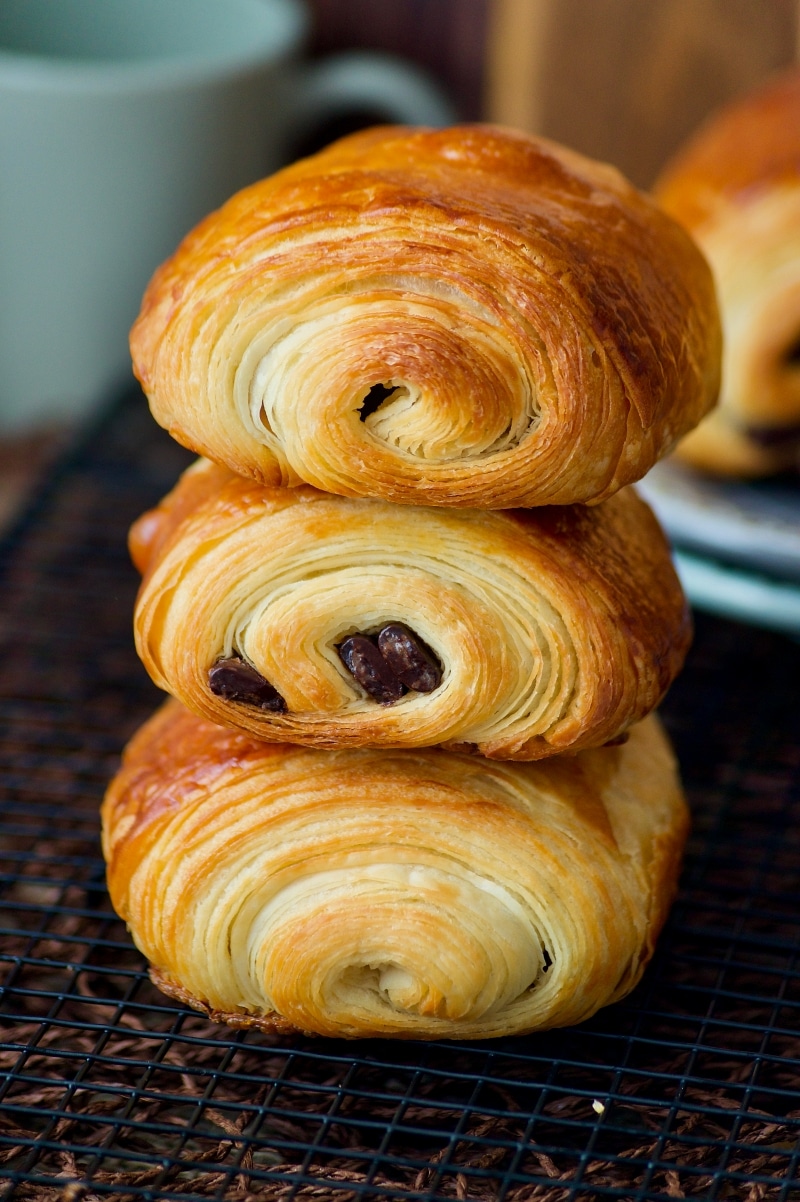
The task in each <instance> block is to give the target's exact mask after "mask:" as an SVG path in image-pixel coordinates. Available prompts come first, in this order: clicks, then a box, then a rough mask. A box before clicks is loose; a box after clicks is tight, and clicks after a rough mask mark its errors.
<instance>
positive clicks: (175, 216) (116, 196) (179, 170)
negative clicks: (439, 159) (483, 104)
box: [0, 0, 452, 436]
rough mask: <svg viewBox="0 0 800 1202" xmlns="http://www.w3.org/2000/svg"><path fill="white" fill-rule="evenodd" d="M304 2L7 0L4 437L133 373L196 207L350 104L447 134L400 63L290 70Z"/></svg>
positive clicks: (84, 403) (2, 24)
mask: <svg viewBox="0 0 800 1202" xmlns="http://www.w3.org/2000/svg"><path fill="white" fill-rule="evenodd" d="M306 30H307V13H306V10H305V8H304V6H303V4H302V3H301V2H300V0H2V3H0V436H2V435H5V434H13V433H15V432H22V431H25V432H27V431H29V430H31V429H35V428H36V427H37V426H44V425H45V424H47V423H53V422H58V423H63V422H72V421H74V420H75V419H78V418H81V417H82V416H84V415H85V414H86V413H88V412H90V411H91V410H92V409H93V408H94V407H95V406H96V405H97V403H98V402H99V401H100V400H102V398H103V397H104V396H106V395H107V394H108V392H109V390H110V389H113V388H114V387H115V386H116V385H117V382H118V381H121V380H124V379H127V378H130V366H129V358H128V350H127V333H128V329H129V328H130V325H131V323H132V322H133V319H134V317H135V316H136V313H137V311H138V306H139V301H140V299H141V294H142V292H143V290H144V287H145V285H146V283H147V280H148V279H149V277H150V275H151V274H152V272H153V270H154V269H155V267H156V266H157V265H158V263H159V262H161V260H162V259H164V258H165V257H166V256H167V255H168V254H169V253H170V252H171V251H172V250H173V249H174V248H175V246H176V244H177V242H178V241H179V239H180V238H181V237H182V236H183V234H184V233H186V232H187V231H188V230H189V229H190V228H191V227H192V226H193V225H194V224H195V223H196V222H197V221H198V220H199V219H200V218H201V217H202V216H204V214H206V213H207V212H209V211H210V210H211V209H213V208H215V207H217V206H218V205H219V204H221V203H222V201H223V200H225V199H226V198H227V197H228V196H229V195H230V194H231V193H232V192H234V191H236V190H237V189H238V188H240V187H243V186H244V185H245V184H247V183H249V182H251V181H253V180H255V179H258V178H260V177H262V176H264V175H267V174H269V173H270V172H271V171H273V170H275V169H276V168H277V167H279V166H281V164H282V163H283V162H284V161H285V159H286V156H287V155H288V154H289V153H290V148H291V146H292V142H293V140H296V139H297V138H298V137H300V135H301V134H302V133H303V131H308V130H310V129H311V128H313V126H314V124H315V123H321V122H323V121H324V120H326V119H331V118H333V117H335V116H336V115H337V114H343V113H346V112H347V111H353V110H356V109H358V110H364V109H367V110H369V111H374V112H376V113H377V114H379V115H380V116H381V117H382V118H384V119H386V120H389V121H401V122H408V123H411V124H423V125H444V124H447V123H448V122H449V121H451V120H452V112H451V109H450V106H449V104H448V102H447V100H446V99H445V98H444V97H443V96H442V94H441V93H440V92H439V90H438V88H437V87H436V86H435V85H433V84H432V83H431V82H430V81H429V80H428V79H427V78H426V77H425V76H423V75H422V74H421V73H419V72H418V71H417V70H416V69H415V68H413V67H412V66H411V65H410V64H406V63H401V62H399V61H397V60H394V59H390V58H383V57H382V56H378V55H364V54H360V55H359V54H351V55H343V56H340V57H339V58H335V59H330V60H327V61H323V62H321V63H320V64H315V65H313V66H311V65H307V64H303V63H302V62H301V61H300V57H299V56H300V52H301V50H302V45H303V41H304V37H305V34H306Z"/></svg>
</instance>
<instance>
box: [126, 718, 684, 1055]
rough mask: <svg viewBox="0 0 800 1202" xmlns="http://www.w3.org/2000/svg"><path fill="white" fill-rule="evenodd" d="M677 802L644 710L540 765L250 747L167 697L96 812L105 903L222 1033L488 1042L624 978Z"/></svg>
mask: <svg viewBox="0 0 800 1202" xmlns="http://www.w3.org/2000/svg"><path fill="white" fill-rule="evenodd" d="M687 823H688V819H687V811H686V806H685V803H684V800H683V797H682V793H681V788H680V783H679V780H678V775H677V771H676V766H675V763H674V759H673V756H672V753H671V750H670V747H669V745H668V742H667V740H666V738H665V736H664V734H663V732H662V730H661V727H660V726H659V724H658V721H657V719H656V718H655V717H654V716H653V717H650V718H648V719H647V720H646V721H645V722H644V723H642V724H641V725H639V726H637V727H636V728H635V729H634V730H633V731H632V733H631V737H630V739H629V741H628V742H627V743H626V744H625V745H624V746H622V747H614V748H603V749H600V750H598V751H591V752H584V753H582V754H581V755H579V756H576V757H567V758H563V757H562V758H560V759H557V760H550V761H548V762H547V763H543V764H497V763H492V762H488V761H485V760H482V759H480V758H478V757H474V756H469V755H463V754H458V753H455V752H447V751H442V750H439V749H432V750H426V751H421V752H410V751H406V752H403V751H394V752H385V751H373V750H350V751H340V752H319V751H313V750H310V749H307V748H300V747H296V746H286V745H267V744H263V743H258V742H256V741H253V740H250V739H248V738H247V737H246V736H243V735H241V734H237V733H235V732H232V731H230V730H226V729H224V728H221V727H217V726H214V725H213V724H211V723H208V722H205V721H203V720H201V719H198V718H196V717H194V716H193V715H190V714H189V713H188V712H187V711H186V710H184V709H183V708H182V707H181V706H180V705H179V704H178V703H177V702H175V701H173V700H170V701H169V702H168V703H167V704H166V705H165V706H164V707H163V708H162V709H161V710H160V711H159V712H158V713H157V714H156V715H155V716H154V717H153V718H152V719H151V720H150V721H149V722H148V723H146V724H145V726H144V727H142V729H141V730H140V731H139V732H138V734H137V735H136V736H135V737H134V738H133V740H132V741H131V743H130V745H129V747H128V749H127V751H126V753H125V756H124V761H123V766H122V768H121V770H120V771H119V773H118V774H117V776H116V778H115V779H114V780H113V782H112V783H111V785H110V787H109V790H108V793H107V795H106V798H105V801H104V804H103V846H104V852H105V855H106V859H107V862H108V884H109V889H110V893H111V899H112V902H113V904H114V907H115V909H116V910H117V912H118V913H119V914H120V915H121V916H122V917H123V918H124V919H125V921H126V922H127V923H128V926H129V929H130V931H131V934H132V936H133V939H134V941H135V942H136V944H137V946H138V947H139V948H140V950H141V951H142V952H143V953H144V955H145V956H146V957H147V958H148V959H149V960H150V962H151V964H152V966H153V978H154V980H155V981H156V984H158V985H159V986H160V987H161V988H163V989H164V990H165V991H166V992H168V993H170V994H172V995H173V996H175V997H178V998H179V999H180V1000H181V1001H183V1002H185V1003H188V1004H190V1005H192V1006H195V1007H196V1008H198V1009H200V1010H203V1011H204V1012H206V1013H208V1014H209V1015H211V1017H213V1018H215V1019H217V1020H219V1021H223V1022H228V1023H231V1024H234V1025H237V1026H253V1027H259V1028H262V1029H265V1030H276V1031H292V1030H301V1031H305V1032H310V1033H317V1034H320V1035H329V1036H344V1037H359V1036H374V1035H377V1036H393V1037H408V1038H459V1037H466V1038H486V1037H494V1036H500V1035H510V1034H516V1033H520V1032H524V1031H532V1030H535V1029H541V1028H546V1027H553V1026H564V1025H568V1024H571V1023H577V1022H581V1021H582V1020H583V1019H586V1018H588V1017H589V1016H590V1015H591V1014H593V1013H594V1012H595V1011H596V1010H597V1009H598V1008H599V1007H600V1006H604V1005H606V1004H608V1003H609V1002H612V1001H614V1000H616V999H618V998H620V997H622V996H624V995H625V994H626V993H627V992H628V991H629V990H630V989H632V988H633V986H634V985H635V984H636V982H637V981H638V980H639V978H640V976H641V974H642V971H643V968H644V965H645V963H646V962H647V960H648V959H649V958H650V956H651V954H652V951H653V947H654V943H655V941H656V938H657V936H658V933H659V930H660V929H661V926H662V924H663V922H664V919H665V916H666V913H667V910H668V907H669V905H670V902H671V901H672V898H673V895H674V891H675V887H676V881H677V876H678V871H679V864H680V858H681V852H682V848H683V844H684V839H685V835H686V830H687Z"/></svg>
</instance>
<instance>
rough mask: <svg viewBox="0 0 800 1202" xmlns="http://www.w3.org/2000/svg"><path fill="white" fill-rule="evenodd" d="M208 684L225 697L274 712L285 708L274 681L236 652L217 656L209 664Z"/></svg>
mask: <svg viewBox="0 0 800 1202" xmlns="http://www.w3.org/2000/svg"><path fill="white" fill-rule="evenodd" d="M208 686H209V688H210V689H211V692H212V693H214V694H215V696H217V697H223V698H224V699H225V700H226V701H243V702H245V703H246V704H247V705H257V706H258V707H259V709H262V710H270V711H272V712H273V713H277V714H281V713H283V712H284V711H285V710H286V702H285V701H284V699H283V698H282V697H281V695H280V693H279V692H278V690H277V689H276V688H275V687H274V685H271V684H270V683H269V681H268V680H265V679H264V677H263V676H262V675H261V673H260V672H257V671H256V670H255V668H253V667H251V665H250V664H248V663H246V662H245V660H243V659H239V658H238V656H234V657H232V658H230V659H220V660H217V662H216V663H215V664H214V665H213V667H211V668H209V671H208Z"/></svg>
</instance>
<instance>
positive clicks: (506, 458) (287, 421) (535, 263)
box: [131, 125, 720, 509]
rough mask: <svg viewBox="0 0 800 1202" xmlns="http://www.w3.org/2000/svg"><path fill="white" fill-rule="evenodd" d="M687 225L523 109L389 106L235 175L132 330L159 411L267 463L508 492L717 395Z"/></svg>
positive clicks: (681, 426) (651, 445) (555, 500)
mask: <svg viewBox="0 0 800 1202" xmlns="http://www.w3.org/2000/svg"><path fill="white" fill-rule="evenodd" d="M719 339H720V333H719V319H718V315H717V310H716V302H715V298H714V292H713V285H712V282H711V277H710V273H709V271H708V268H707V266H706V264H705V262H704V260H703V258H702V256H701V255H700V253H699V252H698V251H697V249H696V247H695V245H694V244H693V242H692V241H691V239H689V238H687V237H686V235H685V233H684V232H683V230H682V229H681V228H680V227H679V226H678V225H677V224H676V223H675V222H673V221H672V220H671V219H670V218H668V217H666V216H665V215H664V214H663V213H662V212H661V211H660V210H659V208H658V207H657V206H656V205H654V204H653V203H652V202H651V201H650V200H649V199H648V198H646V197H644V196H643V195H642V194H641V193H639V192H638V191H637V190H635V189H634V188H633V187H632V186H631V185H630V184H628V183H627V181H625V180H624V179H623V178H622V177H621V176H620V175H619V174H618V173H617V172H616V171H615V170H613V169H612V168H610V167H608V166H605V165H602V164H599V163H595V162H593V161H591V160H588V159H586V158H583V157H582V156H580V155H577V154H575V153H573V152H570V151H567V150H565V149H563V148H561V147H559V146H557V145H555V144H552V143H549V142H547V141H543V140H542V139H537V138H533V137H530V136H528V135H525V134H521V133H515V132H512V131H510V130H506V129H501V128H496V127H490V126H480V125H467V126H457V127H454V128H452V129H449V130H425V129H414V128H401V127H392V128H383V129H377V130H372V131H367V132H365V133H360V134H356V135H353V136H351V137H349V138H345V139H343V140H341V141H340V142H337V143H335V144H334V145H333V146H331V147H329V148H327V149H326V150H324V151H323V152H321V153H320V154H318V155H315V156H313V157H312V158H309V159H306V160H303V161H301V162H299V163H297V164H295V165H293V166H291V167H288V168H286V169H285V170H283V171H281V172H279V173H278V174H276V175H275V176H272V177H270V178H269V179H266V180H264V181H262V182H260V183H258V184H255V185H253V186H252V187H250V188H248V189H246V190H244V191H243V192H241V193H238V194H237V195H236V196H234V197H233V198H232V199H231V200H230V201H229V202H228V203H227V204H226V205H224V206H223V207H222V208H221V209H220V210H219V211H218V212H216V213H214V214H212V215H211V216H210V217H208V218H207V219H206V220H205V221H204V222H202V223H201V224H200V225H199V226H198V227H197V229H196V230H194V231H193V232H192V233H191V234H190V235H189V236H188V237H187V238H186V239H185V240H184V242H183V243H182V244H181V246H180V247H179V248H178V250H177V251H176V253H175V254H174V255H173V256H172V258H170V259H169V260H168V261H167V262H166V263H165V264H164V265H163V266H162V267H161V268H160V270H159V271H158V272H157V273H156V275H155V276H154V278H153V280H152V282H151V284H150V285H149V287H148V289H147V292H146V294H145V297H144V300H143V304H142V309H141V313H140V315H139V318H138V320H137V322H136V324H135V325H134V328H133V331H132V334H131V348H132V354H133V361H134V368H135V371H136V374H137V376H138V378H139V379H140V381H141V383H142V385H143V387H144V391H145V393H146V394H147V396H148V398H149V401H150V406H151V409H152V412H153V415H154V417H155V418H156V420H157V421H158V422H160V423H161V425H163V426H164V427H166V428H167V429H168V430H169V431H170V433H171V434H172V435H173V436H174V437H175V438H176V439H177V440H178V441H179V442H181V443H183V444H184V445H186V446H188V447H190V448H192V449H193V450H195V451H197V452H199V453H200V454H203V455H205V456H207V457H208V458H210V459H213V460H215V461H217V462H220V463H224V464H226V465H227V466H228V467H230V468H231V469H232V470H233V471H235V472H237V473H238V474H240V475H246V476H250V477H252V478H254V479H256V480H259V481H260V482H262V483H266V484H284V485H297V484H298V483H300V482H303V481H305V482H307V483H310V484H313V485H315V486H316V487H318V488H320V489H323V490H324V491H327V492H332V493H338V494H341V495H345V496H376V497H382V498H384V499H386V500H391V501H394V502H400V503H413V504H424V505H447V506H468V507H479V508H489V509H494V508H509V507H513V506H530V505H542V504H568V503H572V502H575V501H592V500H597V499H601V498H603V497H606V496H609V495H611V494H612V493H613V492H615V491H616V490H617V489H619V488H620V487H622V486H623V485H625V484H627V483H630V482H632V481H635V480H637V479H639V478H640V477H641V476H642V475H644V473H645V472H646V471H647V470H648V468H649V467H650V466H652V464H653V463H654V462H655V461H656V460H657V459H658V458H659V457H660V456H662V455H663V454H665V453H666V452H667V451H669V450H670V449H671V447H672V446H673V445H674V443H675V441H676V440H677V439H678V438H679V436H680V435H682V434H684V433H685V432H686V431H687V430H689V429H691V428H692V427H693V426H694V425H695V424H696V423H697V422H698V421H699V419H700V418H701V417H702V415H703V414H704V413H706V412H707V411H708V409H709V407H710V406H711V405H712V404H713V402H714V400H715V398H716V393H717V388H718V373H719V357H720V345H719Z"/></svg>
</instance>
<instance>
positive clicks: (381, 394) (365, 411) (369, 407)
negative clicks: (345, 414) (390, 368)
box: [358, 384, 397, 422]
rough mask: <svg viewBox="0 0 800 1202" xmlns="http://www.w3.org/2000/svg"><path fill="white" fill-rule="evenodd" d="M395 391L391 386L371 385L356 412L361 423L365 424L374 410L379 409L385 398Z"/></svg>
mask: <svg viewBox="0 0 800 1202" xmlns="http://www.w3.org/2000/svg"><path fill="white" fill-rule="evenodd" d="M396 391H397V390H396V388H395V386H394V385H393V384H373V385H372V387H371V388H370V390H369V392H368V393H367V395H366V396H365V397H364V403H363V405H362V406H361V407H360V408H359V411H358V413H359V417H360V419H361V421H362V422H365V421H366V420H367V418H368V417H371V416H372V414H373V413H374V412H375V410H376V409H380V407H381V405H382V404H383V402H384V401H385V400H386V398H387V397H390V396H391V395H392V393H393V392H396Z"/></svg>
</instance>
